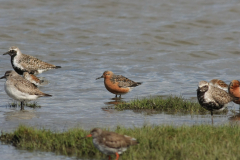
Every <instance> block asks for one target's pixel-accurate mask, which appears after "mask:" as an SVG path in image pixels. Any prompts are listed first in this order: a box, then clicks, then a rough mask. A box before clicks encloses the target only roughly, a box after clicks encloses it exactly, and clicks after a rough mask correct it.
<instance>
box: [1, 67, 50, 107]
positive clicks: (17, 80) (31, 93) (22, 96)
mask: <svg viewBox="0 0 240 160" xmlns="http://www.w3.org/2000/svg"><path fill="white" fill-rule="evenodd" d="M3 78H6V82H5V84H4V89H5V91H6V93H7V94H8V96H9V97H11V98H13V99H15V100H17V101H20V102H21V110H22V109H23V108H24V107H23V106H22V105H23V102H25V101H31V100H35V99H37V98H39V97H44V96H46V97H50V96H51V95H49V94H46V93H43V92H42V91H40V90H39V89H38V88H37V87H36V86H35V85H34V84H33V83H31V82H29V81H28V80H26V79H24V78H23V77H22V76H20V75H19V74H17V73H16V72H15V71H6V73H5V75H4V76H3V77H1V78H0V79H3Z"/></svg>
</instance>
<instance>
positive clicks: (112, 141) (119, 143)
mask: <svg viewBox="0 0 240 160" xmlns="http://www.w3.org/2000/svg"><path fill="white" fill-rule="evenodd" d="M102 142H103V143H104V144H105V145H106V146H108V147H110V148H123V147H128V146H130V145H134V144H137V141H136V140H132V138H131V137H128V136H127V137H126V136H124V135H119V134H117V133H114V132H110V133H109V135H105V136H104V137H103V138H102Z"/></svg>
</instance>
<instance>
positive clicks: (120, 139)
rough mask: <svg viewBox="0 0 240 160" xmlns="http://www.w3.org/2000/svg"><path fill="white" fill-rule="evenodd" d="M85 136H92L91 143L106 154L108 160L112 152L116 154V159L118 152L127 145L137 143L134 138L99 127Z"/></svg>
mask: <svg viewBox="0 0 240 160" xmlns="http://www.w3.org/2000/svg"><path fill="white" fill-rule="evenodd" d="M86 137H92V138H93V145H94V146H95V147H96V148H97V149H98V150H99V151H101V152H102V153H103V154H106V155H108V158H109V160H110V159H111V156H110V155H112V154H116V160H118V158H119V154H122V153H123V152H125V151H126V150H127V148H128V147H129V146H131V145H136V144H138V142H137V140H136V139H135V138H132V137H130V136H127V135H121V134H118V133H115V132H109V131H103V130H102V129H100V128H94V129H93V130H92V131H91V133H90V134H89V135H87V136H86Z"/></svg>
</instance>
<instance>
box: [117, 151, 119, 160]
mask: <svg viewBox="0 0 240 160" xmlns="http://www.w3.org/2000/svg"><path fill="white" fill-rule="evenodd" d="M118 158H119V154H118V152H116V160H118Z"/></svg>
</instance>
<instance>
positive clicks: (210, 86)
mask: <svg viewBox="0 0 240 160" xmlns="http://www.w3.org/2000/svg"><path fill="white" fill-rule="evenodd" d="M197 98H198V102H199V104H200V105H201V106H202V107H203V108H205V109H207V110H209V111H210V112H211V116H212V123H213V112H214V111H221V110H224V109H225V108H226V107H227V104H228V103H229V102H231V101H233V102H234V103H236V104H240V82H239V81H238V80H232V81H231V82H230V84H229V85H227V84H226V83H225V82H224V81H222V80H219V79H213V80H211V81H210V82H209V83H208V82H207V81H200V82H199V84H198V89H197Z"/></svg>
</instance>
